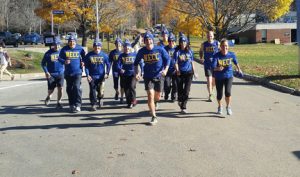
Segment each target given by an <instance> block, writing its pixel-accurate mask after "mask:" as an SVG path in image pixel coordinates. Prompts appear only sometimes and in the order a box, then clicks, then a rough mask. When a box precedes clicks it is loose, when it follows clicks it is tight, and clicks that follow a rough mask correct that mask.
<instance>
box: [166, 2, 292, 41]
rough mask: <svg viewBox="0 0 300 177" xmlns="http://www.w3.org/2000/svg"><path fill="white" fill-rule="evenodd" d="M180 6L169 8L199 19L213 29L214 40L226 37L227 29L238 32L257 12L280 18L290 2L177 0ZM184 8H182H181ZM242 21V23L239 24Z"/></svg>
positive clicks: (203, 24) (204, 25) (206, 27)
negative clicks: (233, 28)
mask: <svg viewBox="0 0 300 177" xmlns="http://www.w3.org/2000/svg"><path fill="white" fill-rule="evenodd" d="M177 1H178V3H179V5H180V6H176V5H173V4H169V5H168V6H169V8H171V9H174V10H177V11H179V12H181V13H185V14H188V15H189V16H191V17H195V18H197V19H199V21H200V23H201V25H202V26H203V27H204V28H205V29H207V30H208V29H213V30H214V31H215V33H216V38H217V39H221V38H223V37H225V36H226V35H227V32H228V30H229V28H231V27H233V26H235V27H237V28H236V31H235V32H239V31H241V30H243V29H245V28H246V27H247V24H248V23H249V22H251V21H254V20H255V19H254V18H252V15H253V14H256V12H257V11H266V10H267V9H269V12H270V13H269V14H270V16H271V18H273V19H275V18H278V16H281V15H282V14H283V13H284V12H285V11H286V10H282V9H286V7H287V6H289V5H290V4H291V3H290V0H177ZM182 7H184V8H182ZM241 21H243V23H241Z"/></svg>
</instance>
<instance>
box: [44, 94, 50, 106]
mask: <svg viewBox="0 0 300 177" xmlns="http://www.w3.org/2000/svg"><path fill="white" fill-rule="evenodd" d="M49 103H50V97H49V96H47V98H46V99H45V105H46V106H48V105H49Z"/></svg>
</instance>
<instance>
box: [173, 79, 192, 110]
mask: <svg viewBox="0 0 300 177" xmlns="http://www.w3.org/2000/svg"><path fill="white" fill-rule="evenodd" d="M192 78H193V73H185V74H183V73H182V74H181V75H180V76H178V77H177V87H178V102H179V103H180V105H179V106H180V109H186V104H187V101H188V99H189V94H190V90H191V85H192Z"/></svg>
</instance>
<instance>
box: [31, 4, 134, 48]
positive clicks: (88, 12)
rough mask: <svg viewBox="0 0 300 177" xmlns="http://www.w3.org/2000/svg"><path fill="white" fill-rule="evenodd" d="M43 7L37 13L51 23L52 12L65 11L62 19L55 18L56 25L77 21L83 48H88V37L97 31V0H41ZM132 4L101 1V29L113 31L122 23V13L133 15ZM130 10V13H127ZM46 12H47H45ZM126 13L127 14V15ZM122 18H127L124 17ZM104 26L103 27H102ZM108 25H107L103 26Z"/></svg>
mask: <svg viewBox="0 0 300 177" xmlns="http://www.w3.org/2000/svg"><path fill="white" fill-rule="evenodd" d="M40 1H41V3H42V6H41V7H40V8H38V9H36V13H37V14H38V15H39V16H40V17H42V18H43V19H45V20H47V21H49V14H48V12H50V11H51V10H63V11H64V12H65V14H64V15H63V16H60V17H55V18H54V21H55V22H56V23H65V21H70V20H74V21H77V22H78V23H79V24H80V25H79V29H80V30H81V31H82V34H83V35H82V46H86V43H87V36H88V33H89V32H90V31H91V30H94V29H95V25H96V15H95V14H96V13H95V8H96V0H74V1H69V0H60V1H57V0H40ZM131 7H132V4H131V2H130V1H127V2H126V3H124V1H121V0H114V1H109V0H99V4H98V10H99V24H100V26H101V27H103V28H104V27H105V28H104V29H105V30H111V29H110V28H112V25H107V24H115V22H122V20H119V19H118V18H119V17H120V14H121V12H122V13H123V14H125V15H128V14H129V13H130V12H131V13H132V11H131V10H132V9H130V8H131ZM126 10H128V11H126ZM45 11H46V12H45ZM125 11H126V13H125ZM122 17H124V18H125V16H124V15H123V16H122ZM101 24H102V25H101ZM103 24H106V25H103Z"/></svg>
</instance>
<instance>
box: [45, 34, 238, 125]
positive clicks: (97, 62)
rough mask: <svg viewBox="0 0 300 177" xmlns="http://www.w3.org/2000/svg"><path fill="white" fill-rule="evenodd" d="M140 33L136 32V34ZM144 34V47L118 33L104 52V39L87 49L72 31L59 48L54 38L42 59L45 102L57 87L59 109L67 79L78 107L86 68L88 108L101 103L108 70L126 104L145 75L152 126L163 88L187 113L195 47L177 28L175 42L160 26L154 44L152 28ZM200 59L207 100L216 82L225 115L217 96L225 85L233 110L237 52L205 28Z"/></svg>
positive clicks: (72, 105) (76, 108) (71, 99)
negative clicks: (77, 42)
mask: <svg viewBox="0 0 300 177" xmlns="http://www.w3.org/2000/svg"><path fill="white" fill-rule="evenodd" d="M141 38H142V37H141V36H139V39H141ZM142 39H143V42H144V46H143V47H136V46H133V44H132V43H131V42H130V41H129V40H128V39H126V40H125V41H122V40H121V39H120V38H117V39H116V40H115V46H116V49H114V50H112V51H111V52H110V53H109V55H107V54H106V53H104V52H103V51H102V43H101V41H99V40H95V41H94V43H93V50H92V51H90V52H89V53H88V54H85V51H84V50H83V48H82V47H81V46H80V45H78V44H76V39H75V38H74V37H73V36H71V37H70V38H69V39H68V44H67V45H66V46H64V47H63V48H62V49H60V45H61V41H60V39H59V38H56V39H55V40H54V43H53V46H52V48H51V49H50V50H49V51H47V52H46V53H45V55H44V58H43V60H42V63H41V65H42V68H43V70H44V71H45V74H46V78H47V81H48V95H47V97H46V99H45V104H46V105H48V104H49V102H50V99H51V96H52V93H53V91H54V89H55V88H56V87H57V88H58V96H57V108H62V104H61V98H62V88H63V83H64V79H65V80H66V83H67V86H66V91H67V95H68V101H69V106H70V110H71V112H79V111H81V102H82V99H81V96H82V90H81V77H82V71H83V68H84V69H85V73H86V76H87V81H88V83H89V88H90V90H89V99H90V103H91V111H96V110H97V107H99V108H101V107H102V106H103V101H102V99H103V97H104V84H105V79H107V78H108V77H109V73H110V70H111V69H112V72H111V73H112V77H113V83H114V89H115V96H114V99H115V100H120V103H123V102H124V99H123V97H124V94H125V100H126V104H127V107H128V108H133V107H134V106H136V104H137V100H136V91H135V89H136V83H137V81H138V80H141V78H143V80H144V85H145V90H146V92H147V97H148V99H147V100H148V102H147V103H148V107H149V110H150V114H151V121H150V124H151V125H155V124H156V123H157V122H158V120H157V115H156V110H157V109H158V102H159V101H160V98H161V96H162V93H164V96H163V97H164V99H165V100H168V99H169V96H170V100H171V101H172V102H175V101H176V100H177V101H178V105H179V107H180V109H181V113H183V114H186V113H187V102H188V98H189V93H190V89H191V84H192V79H193V76H194V75H195V73H196V71H195V67H194V52H193V51H192V50H191V48H190V46H189V41H188V39H187V38H186V36H185V35H184V34H182V33H180V35H179V39H178V41H179V45H176V37H175V35H174V34H172V33H169V32H168V31H167V30H166V29H164V30H163V31H162V39H161V40H160V41H159V42H158V43H157V45H155V44H154V36H153V35H152V34H151V33H150V32H146V33H145V34H144V35H143V38H142ZM138 41H140V40H138ZM138 43H140V42H138ZM135 44H136V43H135ZM200 62H201V63H203V64H204V71H205V76H206V77H207V89H208V93H209V96H208V101H212V100H213V97H214V90H213V88H214V86H215V85H216V90H217V102H218V111H217V113H218V114H223V112H222V111H223V108H222V103H221V100H222V97H223V87H224V86H225V101H226V110H227V114H228V115H231V114H232V110H231V107H230V101H231V86H232V80H233V79H232V78H233V68H232V65H233V64H234V65H236V68H237V71H238V72H239V73H242V71H241V69H240V67H239V65H238V63H237V59H236V56H235V54H234V53H233V52H229V51H228V42H227V40H225V39H224V40H222V41H221V42H220V43H219V42H218V41H216V40H214V35H213V31H209V32H208V33H207V41H206V42H204V43H203V44H202V45H201V49H200ZM139 68H140V69H139ZM119 82H120V84H119ZM119 86H120V87H119Z"/></svg>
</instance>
